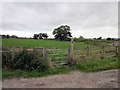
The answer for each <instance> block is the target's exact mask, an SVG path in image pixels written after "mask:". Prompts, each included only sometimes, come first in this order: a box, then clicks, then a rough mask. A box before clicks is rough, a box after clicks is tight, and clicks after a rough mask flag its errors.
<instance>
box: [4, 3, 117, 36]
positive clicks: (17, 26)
mask: <svg viewBox="0 0 120 90" xmlns="http://www.w3.org/2000/svg"><path fill="white" fill-rule="evenodd" d="M117 5H118V4H117V3H115V2H114V3H113V2H112V3H110V2H79V3H78V2H66V3H65V2H4V3H3V7H2V9H3V12H2V16H3V17H2V29H3V31H2V33H5V34H6V33H9V34H11V31H12V32H13V31H14V32H21V35H20V36H22V33H26V34H23V36H24V35H26V36H27V37H32V36H31V35H33V34H34V33H40V32H46V33H49V36H50V37H53V35H52V31H53V30H54V28H56V27H58V26H60V25H61V24H67V25H70V27H71V29H72V30H71V32H72V33H73V35H74V37H79V36H80V35H83V36H85V37H99V36H102V37H108V36H112V37H117V31H118V29H117V24H118V23H117V22H118V17H117V16H118V12H117V10H118V6H117ZM96 31H97V32H96ZM27 32H29V33H30V34H27ZM104 32H105V33H104ZM15 34H17V35H18V36H19V33H15Z"/></svg>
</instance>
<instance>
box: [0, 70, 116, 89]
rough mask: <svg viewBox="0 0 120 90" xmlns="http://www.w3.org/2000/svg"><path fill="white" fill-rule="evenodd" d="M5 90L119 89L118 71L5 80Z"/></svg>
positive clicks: (77, 72) (3, 83)
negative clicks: (48, 89) (55, 89)
mask: <svg viewBox="0 0 120 90" xmlns="http://www.w3.org/2000/svg"><path fill="white" fill-rule="evenodd" d="M2 87H3V88H118V70H117V69H116V70H107V71H101V72H92V73H84V72H80V71H72V72H70V73H69V74H59V75H52V76H47V77H40V78H14V79H5V80H3V82H2Z"/></svg>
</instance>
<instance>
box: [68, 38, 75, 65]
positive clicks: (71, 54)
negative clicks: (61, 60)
mask: <svg viewBox="0 0 120 90" xmlns="http://www.w3.org/2000/svg"><path fill="white" fill-rule="evenodd" d="M73 40H74V39H73V38H71V45H70V48H69V49H68V64H70V65H73V64H74V63H75V62H74V59H73V56H74V55H73Z"/></svg>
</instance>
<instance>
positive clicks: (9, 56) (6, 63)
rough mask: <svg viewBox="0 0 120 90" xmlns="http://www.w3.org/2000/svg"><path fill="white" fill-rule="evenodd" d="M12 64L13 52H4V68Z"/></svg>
mask: <svg viewBox="0 0 120 90" xmlns="http://www.w3.org/2000/svg"><path fill="white" fill-rule="evenodd" d="M12 65H13V62H12V53H11V52H10V51H7V52H2V68H5V69H7V68H11V67H12Z"/></svg>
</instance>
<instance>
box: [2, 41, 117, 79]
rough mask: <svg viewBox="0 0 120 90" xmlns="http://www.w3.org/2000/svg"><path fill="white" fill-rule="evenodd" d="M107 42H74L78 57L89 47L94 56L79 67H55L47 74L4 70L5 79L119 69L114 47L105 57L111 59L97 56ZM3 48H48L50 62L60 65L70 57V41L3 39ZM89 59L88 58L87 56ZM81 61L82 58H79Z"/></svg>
mask: <svg viewBox="0 0 120 90" xmlns="http://www.w3.org/2000/svg"><path fill="white" fill-rule="evenodd" d="M106 42H107V41H104V42H103V41H86V42H85V41H84V42H80V41H79V42H74V51H75V52H74V53H75V54H76V55H77V54H78V56H79V54H86V53H87V48H86V47H88V46H90V47H91V50H90V54H91V56H92V55H94V57H93V58H92V60H85V61H84V60H83V61H81V62H80V63H79V64H78V65H76V66H74V67H69V66H62V67H55V68H52V69H49V70H48V71H45V72H37V71H32V72H27V71H19V70H18V71H11V70H4V69H3V78H13V77H40V76H47V75H53V74H59V73H68V72H69V71H72V70H80V71H84V72H95V71H102V70H108V69H117V68H118V58H117V57H114V56H112V55H114V54H115V52H112V53H111V52H109V51H110V50H115V48H114V47H107V46H106V50H107V52H109V53H106V54H105V55H108V54H109V55H108V56H112V57H109V58H106V59H105V58H104V59H101V60H100V59H99V58H96V60H93V59H95V56H97V55H98V56H99V57H101V55H102V53H101V52H102V51H103V49H102V48H101V47H102V45H103V44H105V43H106ZM2 45H3V46H18V47H30V48H36V47H37V48H48V49H49V50H51V51H50V52H49V53H48V57H49V60H50V61H51V62H54V63H56V64H57V65H60V63H64V62H66V61H67V57H68V56H67V55H68V48H69V47H70V41H58V40H35V39H3V40H2ZM85 57H87V56H85ZM77 59H80V58H77Z"/></svg>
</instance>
